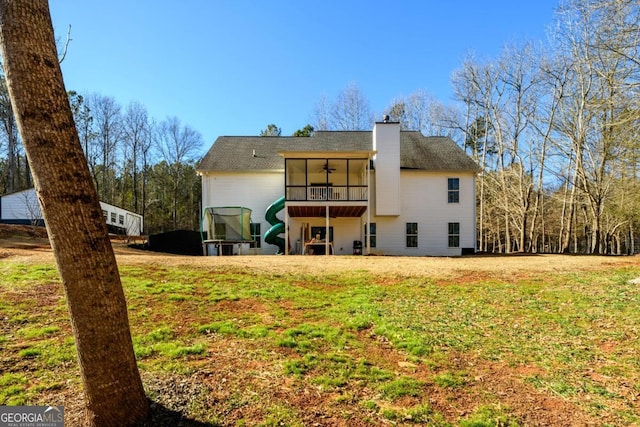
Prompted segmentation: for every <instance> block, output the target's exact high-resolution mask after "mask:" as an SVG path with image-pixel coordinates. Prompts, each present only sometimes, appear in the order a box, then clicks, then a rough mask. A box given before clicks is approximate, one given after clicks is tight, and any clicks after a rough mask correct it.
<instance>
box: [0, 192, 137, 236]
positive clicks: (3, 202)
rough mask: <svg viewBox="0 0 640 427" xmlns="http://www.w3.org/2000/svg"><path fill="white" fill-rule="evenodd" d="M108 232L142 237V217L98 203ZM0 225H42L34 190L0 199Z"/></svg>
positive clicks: (4, 196)
mask: <svg viewBox="0 0 640 427" xmlns="http://www.w3.org/2000/svg"><path fill="white" fill-rule="evenodd" d="M100 207H101V208H102V215H103V216H104V220H105V222H106V223H107V226H108V228H109V232H110V233H113V234H126V235H128V236H140V235H142V231H143V229H144V228H143V227H144V222H143V218H142V215H139V214H137V213H134V212H130V211H128V210H126V209H122V208H119V207H117V206H113V205H110V204H108V203H105V202H100ZM0 223H5V224H34V225H35V224H38V225H43V224H44V221H43V219H42V212H41V211H40V205H39V204H38V198H37V197H36V191H35V189H34V188H28V189H26V190H21V191H16V192H14V193H10V194H5V195H3V196H1V197H0Z"/></svg>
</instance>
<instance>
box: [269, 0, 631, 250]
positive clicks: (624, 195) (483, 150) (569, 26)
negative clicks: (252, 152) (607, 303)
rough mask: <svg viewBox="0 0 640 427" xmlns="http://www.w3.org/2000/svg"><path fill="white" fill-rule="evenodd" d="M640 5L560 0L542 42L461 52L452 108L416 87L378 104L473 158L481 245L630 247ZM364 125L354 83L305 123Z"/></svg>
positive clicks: (366, 110)
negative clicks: (490, 54)
mask: <svg viewBox="0 0 640 427" xmlns="http://www.w3.org/2000/svg"><path fill="white" fill-rule="evenodd" d="M639 9H640V5H639V4H638V2H636V1H633V0H567V1H564V2H561V4H560V5H559V7H558V8H557V10H556V13H555V16H554V21H553V25H552V26H551V27H550V28H551V30H550V31H549V40H550V41H549V43H542V42H521V43H514V44H512V45H508V46H506V47H505V48H504V49H503V50H502V52H501V53H500V55H499V56H498V57H497V58H489V59H482V60H481V59H478V58H475V57H474V56H473V55H469V56H468V57H467V58H465V59H464V60H463V61H462V64H461V66H460V67H459V69H457V70H455V71H454V73H453V74H452V79H451V80H452V85H453V88H454V93H455V103H454V104H453V105H445V104H443V103H442V102H440V101H438V100H437V99H435V98H433V97H432V96H430V95H429V94H428V92H426V91H422V90H418V91H416V92H414V93H413V94H411V95H409V96H406V97H401V98H398V99H396V100H393V101H392V102H391V103H390V105H389V106H388V107H387V108H386V109H385V111H384V112H383V114H388V115H390V117H391V118H392V119H393V120H394V121H399V122H400V124H401V127H402V129H405V130H419V131H421V132H422V133H423V134H425V135H435V136H448V137H451V138H452V139H453V140H454V141H456V142H457V143H458V144H459V145H460V146H461V147H463V148H464V149H465V151H466V152H467V153H468V154H469V155H470V156H471V157H472V158H473V159H474V160H475V161H476V162H477V163H478V166H479V169H480V172H479V174H478V179H477V188H476V194H477V224H478V236H477V244H478V249H479V250H480V251H483V252H498V253H512V252H552V253H588V254H625V253H627V254H628V253H636V252H638V245H637V241H638V226H639V224H640V218H639V215H640V180H639V178H640V176H639V158H640V151H639V148H640V141H639V129H640V127H639V125H640V105H638V103H639V102H640V93H639V92H640V90H639V88H640V86H639V85H640V60H639V59H638V58H640V52H639V48H640V11H639ZM379 117H382V114H380V115H379ZM372 124H373V115H372V114H371V109H370V105H369V102H368V100H367V98H366V97H365V96H364V95H363V94H362V92H361V91H360V89H359V88H358V86H357V85H355V84H351V85H349V86H347V87H346V88H345V89H343V90H342V92H340V94H339V95H338V96H337V97H336V99H335V100H334V101H331V100H328V99H326V98H322V99H321V100H320V101H319V102H318V103H317V105H316V109H315V111H314V114H313V116H312V118H311V125H309V126H311V127H312V129H316V130H367V129H371V126H372ZM271 126H272V127H275V128H277V127H276V126H275V125H271ZM297 132H299V131H297Z"/></svg>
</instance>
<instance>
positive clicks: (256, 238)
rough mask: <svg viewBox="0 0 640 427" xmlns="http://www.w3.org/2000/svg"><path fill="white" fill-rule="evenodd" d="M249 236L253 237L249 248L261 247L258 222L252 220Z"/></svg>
mask: <svg viewBox="0 0 640 427" xmlns="http://www.w3.org/2000/svg"><path fill="white" fill-rule="evenodd" d="M251 236H252V237H253V242H251V244H250V245H249V247H251V248H261V247H262V233H261V232H260V223H259V222H252V223H251Z"/></svg>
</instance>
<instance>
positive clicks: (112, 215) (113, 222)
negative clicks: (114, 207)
mask: <svg viewBox="0 0 640 427" xmlns="http://www.w3.org/2000/svg"><path fill="white" fill-rule="evenodd" d="M111 223H112V224H115V223H116V213H115V212H111Z"/></svg>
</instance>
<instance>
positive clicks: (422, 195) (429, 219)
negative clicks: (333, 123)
mask: <svg viewBox="0 0 640 427" xmlns="http://www.w3.org/2000/svg"><path fill="white" fill-rule="evenodd" d="M378 173H379V169H378V170H376V172H375V173H374V174H373V175H375V174H378ZM399 175H400V178H399V179H400V181H399V187H400V191H401V192H402V197H401V198H400V199H399V200H400V201H401V206H400V215H398V216H390V215H388V214H385V215H378V214H377V207H378V205H376V204H375V203H371V209H372V211H371V222H375V223H376V228H377V230H376V239H377V247H376V248H372V250H371V252H372V253H375V254H381V255H405V256H425V255H431V256H459V255H460V254H461V249H462V248H474V247H475V236H476V229H475V227H476V225H475V224H476V222H475V176H474V175H473V174H472V173H458V172H451V173H449V172H424V171H406V170H403V171H401V173H400V174H399ZM374 177H375V176H374ZM448 178H459V180H460V202H459V203H448V197H447V195H448V186H447V179H448ZM379 182H380V181H379V180H376V179H372V185H373V186H374V188H373V189H372V191H371V194H376V195H377V196H376V197H375V198H374V200H375V199H377V198H379V197H380V193H379V192H376V191H375V187H376V186H377V185H379ZM374 183H375V184H374ZM202 186H203V194H202V198H203V207H205V206H243V207H246V208H249V209H251V210H252V213H251V219H252V221H253V222H256V223H260V224H261V231H262V234H263V236H264V233H266V232H267V230H269V228H270V227H271V225H270V224H268V223H267V221H266V220H265V211H266V209H267V207H269V205H271V203H273V202H274V201H275V200H276V199H278V198H280V197H282V195H283V194H284V174H283V173H282V172H274V173H215V174H206V175H204V176H203V177H202ZM372 202H373V201H372ZM384 212H388V211H386V210H385V211H384ZM278 217H279V218H280V219H282V220H284V212H280V213H279V214H278ZM366 218H367V215H366V214H364V215H363V217H362V218H331V219H330V226H332V227H333V237H334V242H333V245H334V252H335V254H337V255H340V254H344V255H347V254H351V253H353V241H354V240H361V241H363V244H365V242H364V235H363V232H364V226H363V225H364V222H365V221H366ZM407 222H416V223H418V247H417V248H407V247H406V223H407ZM450 222H459V223H460V247H459V248H449V247H448V223H450ZM303 223H308V224H309V225H310V226H318V227H324V226H325V218H290V219H289V242H290V245H291V248H292V252H293V251H295V249H296V245H297V241H298V240H301V231H300V230H301V227H302V225H303ZM281 237H284V235H281ZM298 248H299V246H298ZM276 251H277V247H276V246H273V245H268V244H266V243H265V242H264V238H263V241H262V250H261V251H259V252H258V253H262V254H273V253H275V252H276Z"/></svg>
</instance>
